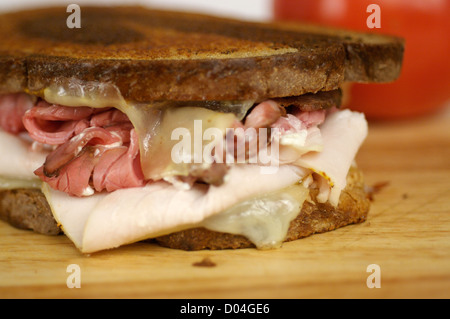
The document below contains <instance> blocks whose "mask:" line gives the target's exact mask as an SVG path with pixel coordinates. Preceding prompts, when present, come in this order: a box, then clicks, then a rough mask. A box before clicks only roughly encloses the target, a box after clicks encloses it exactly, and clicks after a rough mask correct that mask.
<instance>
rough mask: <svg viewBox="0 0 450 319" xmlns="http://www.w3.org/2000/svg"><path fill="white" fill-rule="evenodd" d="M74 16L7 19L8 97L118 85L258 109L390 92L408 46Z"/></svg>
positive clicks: (296, 30) (309, 33)
mask: <svg viewBox="0 0 450 319" xmlns="http://www.w3.org/2000/svg"><path fill="white" fill-rule="evenodd" d="M69 15H70V13H67V12H66V7H52V8H44V9H35V10H28V11H19V12H13V13H7V14H3V15H1V16H0V93H12V92H23V91H25V92H30V93H33V94H37V95H42V91H43V90H44V89H45V88H47V87H49V86H51V85H52V84H53V85H55V84H61V83H62V84H64V85H69V84H70V83H74V82H73V81H75V80H76V81H78V83H88V82H89V83H91V84H92V83H109V84H112V85H114V86H115V87H117V88H118V89H119V90H120V93H121V94H122V96H123V97H124V98H125V99H126V100H132V101H157V100H178V101H183V100H190V101H196V100H254V101H260V100H263V99H267V98H277V97H287V96H297V95H302V94H305V93H315V92H318V91H329V90H335V89H337V88H339V87H340V85H341V84H342V83H343V82H344V81H353V82H390V81H393V80H395V79H396V78H397V77H398V76H399V73H400V69H401V64H402V58H403V50H404V42H403V40H402V39H400V38H397V37H392V36H384V35H375V34H364V33H357V32H351V31H342V30H335V29H328V28H321V27H316V26H308V25H299V24H292V23H255V22H244V21H237V20H231V19H225V18H218V17H212V16H207V15H200V14H193V13H181V12H166V11H158V10H151V9H148V8H144V7H134V6H133V7H87V6H82V7H81V28H79V29H78V28H73V29H70V28H68V27H67V24H66V21H67V18H68V16H69Z"/></svg>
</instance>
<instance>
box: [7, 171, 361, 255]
mask: <svg viewBox="0 0 450 319" xmlns="http://www.w3.org/2000/svg"><path fill="white" fill-rule="evenodd" d="M317 193H318V190H317V189H312V190H311V193H310V195H311V200H309V201H306V202H305V203H304V204H303V207H302V209H301V211H300V213H299V215H298V216H297V217H296V218H295V219H294V220H293V221H292V222H291V224H290V227H289V230H288V234H287V236H286V239H285V241H292V240H296V239H299V238H302V237H307V236H309V235H312V234H315V233H322V232H326V231H331V230H334V229H336V228H339V227H343V226H346V225H349V224H354V223H360V222H363V221H365V220H366V218H367V214H368V212H369V207H370V203H369V200H368V199H367V196H366V193H365V192H364V182H363V176H362V173H361V172H360V171H359V170H358V169H357V168H354V167H353V168H351V170H350V172H349V174H348V176H347V186H346V188H345V189H344V190H343V192H342V194H341V197H340V201H339V205H338V207H333V206H332V205H330V204H329V203H322V204H321V203H317V200H316V195H317ZM0 218H1V219H3V220H5V221H6V222H8V223H10V224H11V225H12V226H14V227H17V228H21V229H31V230H34V231H36V232H39V233H43V234H46V235H57V234H60V233H62V232H61V229H60V228H59V226H58V225H57V223H56V221H55V220H54V218H53V216H52V213H51V210H50V207H49V205H48V203H47V201H46V199H45V196H44V194H43V193H42V192H41V191H40V190H35V189H19V190H7V191H2V192H0ZM150 241H155V242H156V243H158V244H159V245H161V246H164V247H169V248H175V249H182V250H202V249H237V248H249V247H254V245H253V243H251V242H250V241H249V240H248V239H247V238H245V237H244V236H241V235H234V234H228V233H221V232H215V231H211V230H208V229H205V228H193V229H187V230H183V231H179V232H175V233H172V234H168V235H164V236H160V237H157V238H155V239H152V240H150Z"/></svg>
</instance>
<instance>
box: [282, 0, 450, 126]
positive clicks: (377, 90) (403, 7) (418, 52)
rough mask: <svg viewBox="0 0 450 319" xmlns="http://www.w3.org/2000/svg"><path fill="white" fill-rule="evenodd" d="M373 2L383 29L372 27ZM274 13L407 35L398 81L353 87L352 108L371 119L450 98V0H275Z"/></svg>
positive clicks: (422, 110) (430, 107) (423, 110)
mask: <svg viewBox="0 0 450 319" xmlns="http://www.w3.org/2000/svg"><path fill="white" fill-rule="evenodd" d="M369 4H378V5H379V6H380V9H381V10H380V12H381V15H380V16H381V19H380V20H381V28H379V29H376V28H375V29H369V28H368V27H367V23H366V21H367V18H368V17H369V15H370V14H371V12H369V13H368V12H366V10H367V6H368V5H369ZM274 16H275V19H277V20H301V21H306V22H310V23H316V24H323V25H328V26H335V27H343V28H347V29H354V30H359V31H365V32H379V33H386V34H393V35H397V36H401V37H403V38H405V40H406V44H405V54H404V60H403V68H402V73H401V75H400V77H399V79H398V80H397V81H396V82H393V83H389V84H353V85H352V86H351V89H350V101H349V105H348V106H349V107H350V108H352V109H354V110H358V111H362V112H364V113H365V114H366V116H367V117H368V118H371V119H395V118H405V117H412V116H418V115H424V114H428V113H432V112H433V111H436V110H438V109H440V108H442V107H443V106H444V105H445V102H446V101H449V99H450V1H448V0H274Z"/></svg>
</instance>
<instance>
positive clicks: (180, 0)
mask: <svg viewBox="0 0 450 319" xmlns="http://www.w3.org/2000/svg"><path fill="white" fill-rule="evenodd" d="M71 3H75V4H78V5H80V6H81V9H83V5H87V4H90V5H119V4H120V5H126V4H141V5H147V6H152V7H156V8H167V9H173V10H188V11H197V12H202V13H209V14H214V15H219V16H226V17H233V18H238V19H247V20H269V19H270V18H271V17H272V0H134V1H125V0H98V1H92V0H91V1H88V0H71V1H70V0H0V11H12V10H18V9H30V8H35V7H41V6H48V5H63V6H67V5H68V4H71Z"/></svg>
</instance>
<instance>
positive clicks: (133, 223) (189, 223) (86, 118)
mask: <svg viewBox="0 0 450 319" xmlns="http://www.w3.org/2000/svg"><path fill="white" fill-rule="evenodd" d="M70 89H72V90H73V86H71V87H70ZM70 89H69V88H68V87H51V88H49V89H47V90H45V91H44V92H43V94H40V96H41V97H36V96H33V95H31V94H25V93H17V94H8V95H3V96H1V97H0V127H1V130H0V146H1V148H2V149H3V150H8V151H5V152H3V153H2V155H1V156H0V188H3V189H13V188H41V190H42V191H43V193H44V194H45V196H46V198H47V201H48V202H49V204H50V207H51V209H52V212H53V215H54V217H55V219H56V220H57V222H58V223H59V224H60V225H61V227H62V229H63V230H64V232H65V234H66V235H67V236H68V237H69V238H70V239H71V240H72V241H73V242H74V244H75V245H76V246H77V247H78V248H79V249H80V250H81V251H82V252H86V253H90V252H95V251H99V250H103V249H109V248H114V247H118V246H121V245H124V244H128V243H132V242H136V241H139V240H143V239H147V238H153V237H156V236H160V235H164V234H168V233H172V232H174V231H178V230H182V229H188V228H193V227H199V226H201V227H205V228H208V229H211V230H215V231H220V232H227V233H233V234H241V235H244V236H246V237H247V238H248V239H249V240H250V241H252V242H253V243H254V244H255V245H256V246H257V247H258V248H271V247H276V246H279V245H280V244H281V242H283V240H284V238H285V236H286V232H287V230H288V227H289V223H290V221H292V220H293V219H294V218H295V217H296V215H297V214H298V213H299V211H300V209H301V207H302V205H303V202H304V201H305V200H308V199H309V191H308V189H309V188H310V187H312V186H314V187H316V188H319V190H320V191H319V195H318V197H317V200H318V201H319V202H327V201H328V202H330V203H331V204H332V205H335V206H336V205H337V204H338V202H339V196H340V193H341V191H342V189H343V188H344V187H345V185H346V176H347V173H348V171H349V169H350V166H351V165H352V163H353V161H354V158H355V155H356V152H357V150H358V149H359V147H360V145H361V143H362V142H363V140H364V139H365V137H366V135H367V122H366V120H365V118H364V116H363V115H362V114H360V113H356V112H351V111H349V110H338V109H337V108H336V107H328V108H322V109H320V108H314V109H311V108H306V107H302V106H298V105H291V106H288V107H284V106H281V105H282V103H281V102H280V101H278V100H267V101H262V102H258V103H254V102H253V101H241V102H236V101H229V102H217V101H213V102H154V103H148V104H142V103H141V104H133V103H131V102H129V101H125V100H124V99H123V98H122V97H121V96H120V93H118V90H115V89H114V88H113V87H107V86H97V87H96V89H95V90H84V91H83V93H82V94H81V93H80V92H74V91H71V90H70Z"/></svg>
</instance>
